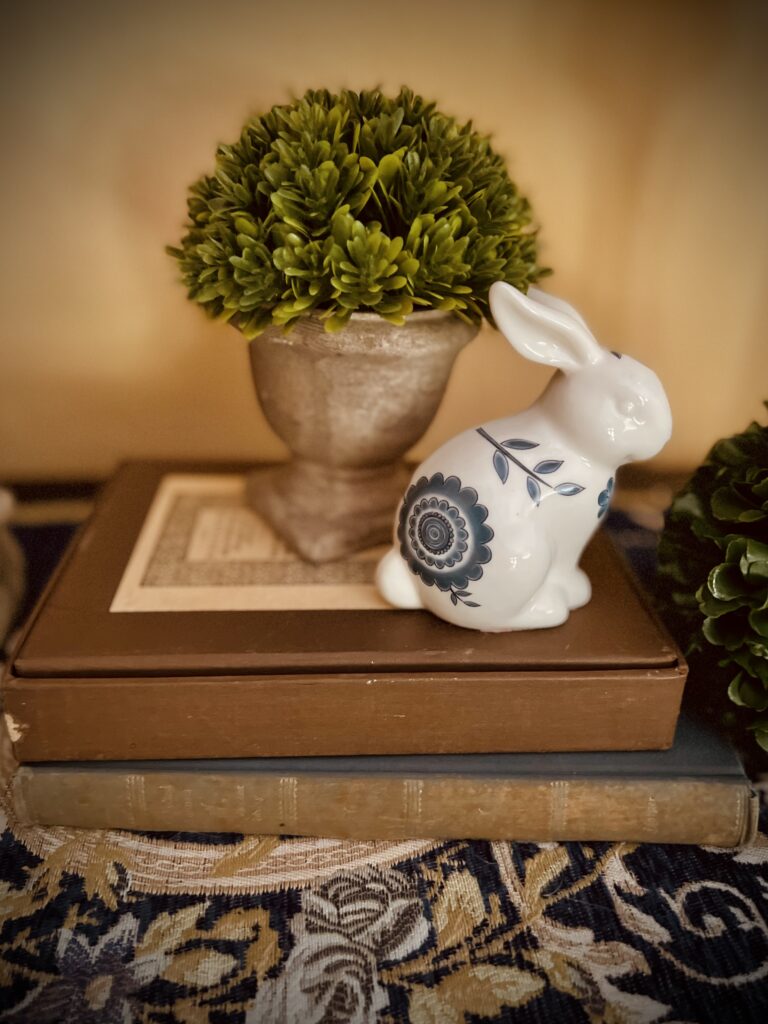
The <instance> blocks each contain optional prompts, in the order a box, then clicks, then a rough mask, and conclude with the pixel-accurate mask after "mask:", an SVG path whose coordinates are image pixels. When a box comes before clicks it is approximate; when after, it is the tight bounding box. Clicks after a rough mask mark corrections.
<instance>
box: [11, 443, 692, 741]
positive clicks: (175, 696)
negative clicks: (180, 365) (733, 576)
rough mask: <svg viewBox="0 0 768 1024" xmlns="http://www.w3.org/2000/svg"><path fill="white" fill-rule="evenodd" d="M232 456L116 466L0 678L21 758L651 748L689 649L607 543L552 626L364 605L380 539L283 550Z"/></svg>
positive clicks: (601, 543)
mask: <svg viewBox="0 0 768 1024" xmlns="http://www.w3.org/2000/svg"><path fill="white" fill-rule="evenodd" d="M243 492H244V477H243V474H242V471H241V470H238V468H237V467H215V468H214V469H211V468H210V467H204V468H203V469H202V470H201V468H200V467H198V468H197V471H196V472H195V471H193V468H192V467H184V466H174V465H167V464H158V463H139V464H133V465H128V466H126V467H124V468H123V470H121V471H120V472H119V473H118V474H117V476H116V478H115V479H114V481H113V482H112V484H111V485H110V486H109V487H108V488H107V490H106V492H105V494H104V495H103V497H102V499H101V500H100V502H99V503H98V506H97V508H96V511H95V514H94V516H93V518H92V519H91V521H90V522H89V523H88V524H87V525H86V526H85V527H84V528H83V529H82V531H81V533H80V535H79V537H78V538H77V540H76V541H75V543H74V544H73V547H72V549H71V550H70V553H69V555H68V557H67V558H66V559H65V560H64V563H63V565H62V567H61V568H60V571H59V572H58V573H57V575H56V576H55V577H54V579H53V581H52V582H51V584H50V586H49V588H48V590H47V592H46V593H45V594H44V595H43V598H42V599H41V601H40V603H39V605H38V607H37V609H36V611H35V612H34V613H33V615H32V617H31V619H30V621H29V623H28V625H27V627H26V629H25V631H24V633H23V635H22V638H21V641H20V643H19V646H18V648H17V650H16V653H15V656H14V657H13V659H12V661H11V663H10V667H9V670H8V671H7V673H6V677H5V680H4V711H5V714H6V723H7V727H8V730H9V732H10V734H11V737H12V739H13V743H14V753H15V755H16V757H17V758H18V759H19V760H21V761H47V760H91V759H99V760H104V759H113V760H114V759H148V758H163V759H173V758H189V757H256V756H259V757H261V756H298V755H323V756H325V755H352V754H389V753H404V754H405V753H463V752H488V751H514V750H557V749H560V750H567V749H576V750H578V749H581V750H590V749H651V748H663V747H666V746H669V744H670V743H671V741H672V736H673V733H674V727H675V722H676V720H677V714H678V710H679V704H680V697H681V694H682V688H683V683H684V680H685V674H686V666H685V663H684V661H683V659H682V657H681V655H680V653H679V651H678V650H677V648H676V647H675V645H674V643H673V641H672V640H671V639H670V637H669V636H668V634H667V633H666V632H665V630H664V629H663V627H662V626H661V625H660V624H659V622H658V620H657V619H656V618H655V616H654V615H653V614H652V613H651V612H650V611H649V610H648V608H647V606H646V605H645V603H644V601H643V598H642V596H641V595H640V593H639V591H638V589H637V587H636V586H635V584H634V582H633V580H632V579H631V577H630V575H629V574H628V572H627V571H626V569H625V568H624V566H623V564H622V562H621V559H620V558H619V556H618V555H617V553H616V552H615V551H614V549H613V547H612V545H611V543H610V541H609V539H608V538H607V537H606V536H604V535H602V534H598V536H597V537H596V538H595V540H594V541H593V543H592V544H591V545H590V547H589V549H588V550H587V552H586V554H585V558H584V560H583V565H584V567H585V569H586V570H587V572H588V573H589V575H590V576H591V578H592V581H593V589H594V596H593V598H592V601H591V602H590V603H589V604H588V605H587V606H586V607H585V608H583V609H579V610H578V611H576V612H574V613H573V614H572V615H571V617H570V618H569V620H568V622H566V623H564V624H563V625H562V626H559V627H557V628H555V629H551V630H533V631H526V632H517V633H506V634H503V633H502V634H487V633H479V632H475V631H469V630H462V629H457V628H455V627H452V626H450V625H448V624H447V623H445V622H442V621H440V620H438V619H436V618H434V617H432V616H431V615H429V614H428V613H426V612H412V611H398V610H395V609H392V608H388V607H387V606H386V605H384V604H383V602H382V601H381V599H380V598H379V597H378V595H377V594H376V592H375V589H374V587H373V582H372V580H373V571H374V568H375V565H376V562H377V559H378V557H379V554H380V552H378V551H371V552H363V553H362V554H361V555H359V556H357V557H355V558H352V559H349V560H346V561H343V562H336V563H331V564H328V565H324V566H311V565H307V564H305V563H303V562H301V561H300V560H299V559H297V558H296V557H295V556H293V555H292V554H291V553H290V552H288V551H287V550H286V549H284V548H283V547H282V545H281V544H280V543H279V542H278V541H276V539H275V538H274V537H273V536H272V535H271V534H270V533H269V531H267V530H266V528H265V527H264V525H263V524H262V523H261V522H260V521H259V520H258V518H257V517H256V516H255V514H254V513H252V512H251V511H250V510H249V509H248V508H247V507H246V506H245V503H244V497H243Z"/></svg>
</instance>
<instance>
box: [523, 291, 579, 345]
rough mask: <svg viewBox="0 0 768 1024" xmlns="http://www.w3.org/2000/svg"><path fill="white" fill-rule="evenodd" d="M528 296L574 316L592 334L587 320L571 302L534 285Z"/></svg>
mask: <svg viewBox="0 0 768 1024" xmlns="http://www.w3.org/2000/svg"><path fill="white" fill-rule="evenodd" d="M527 295H528V298H529V299H533V301H534V302H538V303H539V305H541V306H548V307H549V309H553V310H554V311H555V312H556V313H565V315H566V316H570V317H572V318H573V319H574V320H575V321H576V323H577V324H581V326H582V327H583V328H584V330H585V331H589V334H590V336H593V335H592V331H590V330H589V327H587V322H586V320H585V319H584V317H583V316H582V315H581V313H580V312H579V311H578V309H574V308H573V306H572V305H571V304H570V302H566V301H565V299H559V298H558V297H557V296H556V295H550V294H549V293H548V292H543V291H542V290H541V288H534V286H533V285H531V287H530V288H529V289H528V292H527Z"/></svg>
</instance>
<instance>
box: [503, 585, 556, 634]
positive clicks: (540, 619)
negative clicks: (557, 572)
mask: <svg viewBox="0 0 768 1024" xmlns="http://www.w3.org/2000/svg"><path fill="white" fill-rule="evenodd" d="M568 611H569V608H568V602H567V600H566V595H565V590H564V589H563V587H561V586H560V584H559V583H555V582H553V581H552V580H548V581H547V582H546V583H545V584H544V586H543V587H541V588H540V589H539V590H538V591H537V593H536V594H535V595H534V596H533V597H532V598H531V600H530V601H529V602H528V604H527V605H526V606H525V607H524V608H523V609H522V610H521V611H520V612H518V614H517V615H516V616H515V620H514V623H513V624H512V626H511V627H510V628H512V629H546V628H547V627H549V626H559V625H561V624H562V623H563V622H565V620H566V619H567V618H568Z"/></svg>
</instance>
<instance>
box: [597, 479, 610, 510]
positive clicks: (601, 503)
mask: <svg viewBox="0 0 768 1024" xmlns="http://www.w3.org/2000/svg"><path fill="white" fill-rule="evenodd" d="M612 494H613V477H611V479H610V480H609V481H608V483H607V484H606V485H605V490H604V491H600V493H599V494H598V496H597V506H598V508H597V518H598V519H602V518H603V516H604V515H605V513H606V512H607V511H608V506H609V505H610V503H611V495H612Z"/></svg>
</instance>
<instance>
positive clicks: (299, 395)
mask: <svg viewBox="0 0 768 1024" xmlns="http://www.w3.org/2000/svg"><path fill="white" fill-rule="evenodd" d="M477 331H478V326H477V325H475V324H467V323H465V322H464V321H462V320H460V319H459V318H458V317H456V316H454V315H452V314H451V313H445V312H441V311H438V310H430V311H427V312H420V313H414V314H413V315H411V316H409V317H408V318H407V321H406V324H405V326H403V327H397V326H394V325H393V324H391V323H389V322H388V321H386V320H384V319H383V318H382V317H380V316H378V315H377V314H375V313H354V314H353V315H352V317H351V319H350V321H349V323H348V324H347V326H346V327H344V329H343V330H341V331H340V332H338V333H336V334H329V333H326V332H325V330H324V325H323V321H322V320H320V319H318V318H316V317H309V318H306V319H304V320H301V321H299V322H298V323H297V324H296V325H295V326H294V328H293V329H292V330H291V331H290V332H289V333H287V334H286V333H284V332H283V331H282V330H281V329H280V328H275V327H272V328H269V329H268V330H267V331H265V332H264V333H263V334H262V335H261V336H259V337H258V338H256V339H254V340H253V341H252V342H251V343H250V358H251V366H252V369H253V376H254V382H255V386H256V393H257V395H258V399H259V402H260V403H261V407H262V409H263V410H264V414H265V416H266V418H267V420H268V421H269V424H270V426H271V427H272V428H273V430H274V431H275V432H276V433H277V435H278V436H279V437H280V438H281V439H282V440H283V441H284V442H285V443H286V444H287V445H288V448H289V449H290V452H291V458H290V460H289V461H288V462H287V463H285V464H281V465H278V466H275V467H269V468H263V469H257V470H254V471H253V472H252V473H250V474H249V476H248V480H247V496H248V501H249V502H250V504H251V505H252V507H253V508H255V509H256V511H257V512H258V513H259V514H260V515H261V516H262V517H263V518H265V519H266V520H267V521H268V522H269V523H270V525H271V526H272V528H273V529H274V530H275V532H276V533H277V534H278V535H279V536H280V537H281V538H282V539H283V540H284V541H285V542H286V543H287V544H288V545H289V546H290V547H291V548H292V549H293V550H294V551H296V552H297V553H298V554H299V555H301V557H302V558H304V559H306V560H307V561H310V562H316V563H319V562H326V561H331V560H333V559H338V558H342V557H343V556H345V555H348V554H351V553H352V552H354V551H358V550H361V549H363V548H367V547H371V546H373V545H376V544H380V543H385V542H387V541H389V540H390V539H391V536H392V528H393V526H392V524H393V521H394V513H395V510H396V507H397V503H398V501H399V500H400V498H401V497H402V494H403V491H404V490H405V488H406V486H407V484H408V481H409V478H410V472H411V471H410V470H409V469H408V467H407V466H406V464H405V463H404V461H403V456H404V454H405V453H406V452H407V450H408V449H409V448H410V447H411V446H412V445H413V444H415V442H416V441H418V439H419V438H420V437H421V436H422V435H423V434H424V432H425V431H426V429H427V427H428V426H429V424H430V423H431V421H432V419H433V417H434V415H435V413H436V411H437V408H438V406H439V404H440V400H441V399H442V396H443V393H444V390H445V386H446V384H447V382H448V377H449V375H450V372H451V367H452V366H453V362H454V360H455V358H456V356H457V354H458V353H459V351H460V350H461V349H462V348H463V347H464V345H466V344H467V342H469V341H470V340H471V339H472V338H473V337H474V336H475V335H476V334H477Z"/></svg>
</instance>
